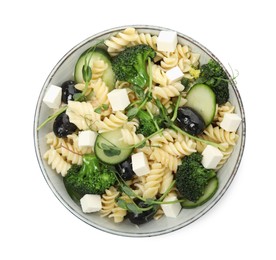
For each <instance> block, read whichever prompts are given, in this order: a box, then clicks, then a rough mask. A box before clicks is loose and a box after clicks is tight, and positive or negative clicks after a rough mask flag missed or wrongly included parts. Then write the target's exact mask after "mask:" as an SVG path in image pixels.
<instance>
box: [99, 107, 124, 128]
mask: <svg viewBox="0 0 276 260" xmlns="http://www.w3.org/2000/svg"><path fill="white" fill-rule="evenodd" d="M127 118H128V117H127V116H126V115H125V114H123V113H122V112H120V111H117V112H116V114H115V115H114V114H111V115H110V116H109V117H105V118H104V120H103V121H100V122H99V123H98V128H99V133H103V132H109V131H113V130H115V129H118V128H120V127H122V126H123V125H124V124H125V123H126V122H127Z"/></svg>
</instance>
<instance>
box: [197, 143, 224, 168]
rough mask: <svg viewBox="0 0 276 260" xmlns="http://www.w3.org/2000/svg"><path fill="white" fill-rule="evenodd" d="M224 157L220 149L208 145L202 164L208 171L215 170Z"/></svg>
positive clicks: (203, 153)
mask: <svg viewBox="0 0 276 260" xmlns="http://www.w3.org/2000/svg"><path fill="white" fill-rule="evenodd" d="M222 157H223V154H222V152H221V151H220V150H219V149H218V148H216V147H214V146H212V145H207V146H206V148H205V149H204V151H203V152H202V160H201V163H202V165H203V166H204V167H205V168H206V169H215V168H216V167H217V165H218V163H219V162H220V160H221V159H222Z"/></svg>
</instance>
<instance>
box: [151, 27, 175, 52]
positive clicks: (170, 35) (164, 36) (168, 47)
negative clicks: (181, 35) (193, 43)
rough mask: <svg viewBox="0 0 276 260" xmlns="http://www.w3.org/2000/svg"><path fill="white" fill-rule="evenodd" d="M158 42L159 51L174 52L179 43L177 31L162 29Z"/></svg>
mask: <svg viewBox="0 0 276 260" xmlns="http://www.w3.org/2000/svg"><path fill="white" fill-rule="evenodd" d="M156 43H157V50H158V51H167V52H174V51H175V48H176V44H177V33H176V32H174V31H161V32H160V33H159V36H158V38H157V42H156Z"/></svg>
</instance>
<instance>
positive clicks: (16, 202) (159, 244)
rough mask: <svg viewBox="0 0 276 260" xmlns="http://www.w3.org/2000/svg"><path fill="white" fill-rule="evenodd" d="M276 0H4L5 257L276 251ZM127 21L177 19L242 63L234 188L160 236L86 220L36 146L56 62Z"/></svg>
mask: <svg viewBox="0 0 276 260" xmlns="http://www.w3.org/2000/svg"><path fill="white" fill-rule="evenodd" d="M162 2H163V3H162ZM273 2H274V1H268V0H263V1H254V0H253V1H235V0H231V1H211V0H209V1H199V0H197V1H191V0H190V1H185V0H182V1H175V0H169V1H167V2H166V1H158V2H157V1H149V0H147V1H144V0H139V1H137V2H135V1H130V0H128V1H120V0H117V1H110V2H109V1H92V0H90V1H82V0H78V1H69V0H68V1H50V0H48V1H30V0H25V1H12V0H10V1H1V4H0V28H1V30H0V35H1V36H0V37H1V41H0V43H1V45H0V46H1V48H0V66H1V70H0V71H1V83H0V88H1V95H0V99H1V101H0V120H1V121H0V126H1V127H0V131H1V148H0V150H1V154H2V156H1V179H0V183H1V184H0V198H1V212H0V214H1V215H0V239H1V241H2V242H0V243H1V244H0V248H1V249H0V259H58V258H60V259H92V258H93V259H97V258H98V257H99V259H200V258H201V259H261V258H262V259H275V257H276V252H275V248H273V247H275V232H276V225H275V221H276V214H275V204H276V202H275V197H276V196H275V190H276V189H275V186H276V184H275V183H276V178H275V175H276V171H275V168H276V166H275V150H274V149H273V148H275V106H274V104H275V100H276V99H275V94H276V91H275V88H276V86H275V82H276V81H275V76H276V73H275V71H276V69H275V60H276V54H275V48H276V40H275V24H276V18H275V8H273V5H272V3H273ZM4 3H6V4H4ZM126 24H149V25H160V26H164V27H168V28H171V29H174V30H177V31H180V32H182V33H184V34H186V35H188V36H190V37H192V38H194V39H196V40H197V41H199V42H200V43H202V44H204V45H205V46H206V47H207V48H208V49H210V50H211V51H213V52H214V53H215V55H216V56H217V57H218V58H219V59H220V60H221V61H222V62H223V63H224V65H225V66H228V63H229V64H231V66H232V67H233V68H234V69H237V70H238V71H239V74H240V75H239V77H238V79H237V81H238V88H239V91H240V94H241V96H242V99H243V102H244V106H245V112H246V119H247V141H246V149H245V153H244V157H243V160H242V164H241V166H240V168H239V171H238V173H237V176H236V177H235V179H234V181H233V183H232V185H231V186H230V188H229V189H228V191H227V192H226V194H225V195H224V196H223V198H222V199H221V200H220V201H219V203H218V204H217V205H216V206H215V207H214V208H213V209H212V210H211V211H210V212H208V213H207V214H206V215H205V216H203V217H202V218H201V219H199V220H198V221H196V222H195V223H193V224H191V225H189V226H188V227H185V228H183V229H181V230H179V231H176V232H173V233H171V234H167V235H162V236H159V237H151V238H125V237H118V236H114V235H110V234H107V233H104V232H102V231H99V230H96V229H94V228H92V227H90V226H88V225H87V224H85V223H83V222H82V221H80V220H79V219H77V218H76V217H75V216H73V215H72V214H71V213H70V212H69V211H67V210H66V209H65V208H64V207H63V206H62V205H61V203H60V202H59V201H58V200H57V199H56V197H55V196H54V195H53V194H52V192H51V190H50V189H49V187H48V186H47V184H46V182H45V180H44V178H43V176H42V174H41V172H40V169H39V167H38V163H37V160H36V156H35V152H34V145H33V129H32V128H33V117H34V111H35V105H36V100H37V98H38V95H39V93H40V89H41V87H42V85H43V83H44V81H45V79H46V77H47V76H48V74H49V73H50V71H51V69H52V68H53V67H54V65H55V64H56V63H57V62H58V60H59V59H60V58H61V57H62V56H63V55H64V54H65V53H66V52H67V51H69V50H70V49H71V48H72V47H73V46H75V45H76V44H78V43H79V42H80V41H82V40H84V39H85V38H87V37H89V36H91V35H93V34H95V33H97V32H100V31H102V30H105V29H108V28H111V27H115V26H120V25H126ZM228 68H229V67H228ZM270 148H271V149H270ZM272 149H273V150H272ZM97 253H100V256H98V257H96V254H97Z"/></svg>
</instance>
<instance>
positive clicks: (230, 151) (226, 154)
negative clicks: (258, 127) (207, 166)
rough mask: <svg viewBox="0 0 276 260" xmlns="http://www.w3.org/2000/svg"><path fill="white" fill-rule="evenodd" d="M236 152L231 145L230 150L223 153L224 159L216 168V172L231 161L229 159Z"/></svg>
mask: <svg viewBox="0 0 276 260" xmlns="http://www.w3.org/2000/svg"><path fill="white" fill-rule="evenodd" d="M233 150H234V146H232V145H230V146H229V148H228V149H227V150H225V151H221V152H222V154H223V157H222V159H221V160H220V162H219V163H218V165H217V167H216V169H215V170H216V171H218V170H219V169H220V168H221V167H222V166H223V165H224V164H225V163H226V162H227V160H228V159H229V157H230V156H231V154H232V152H233Z"/></svg>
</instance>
